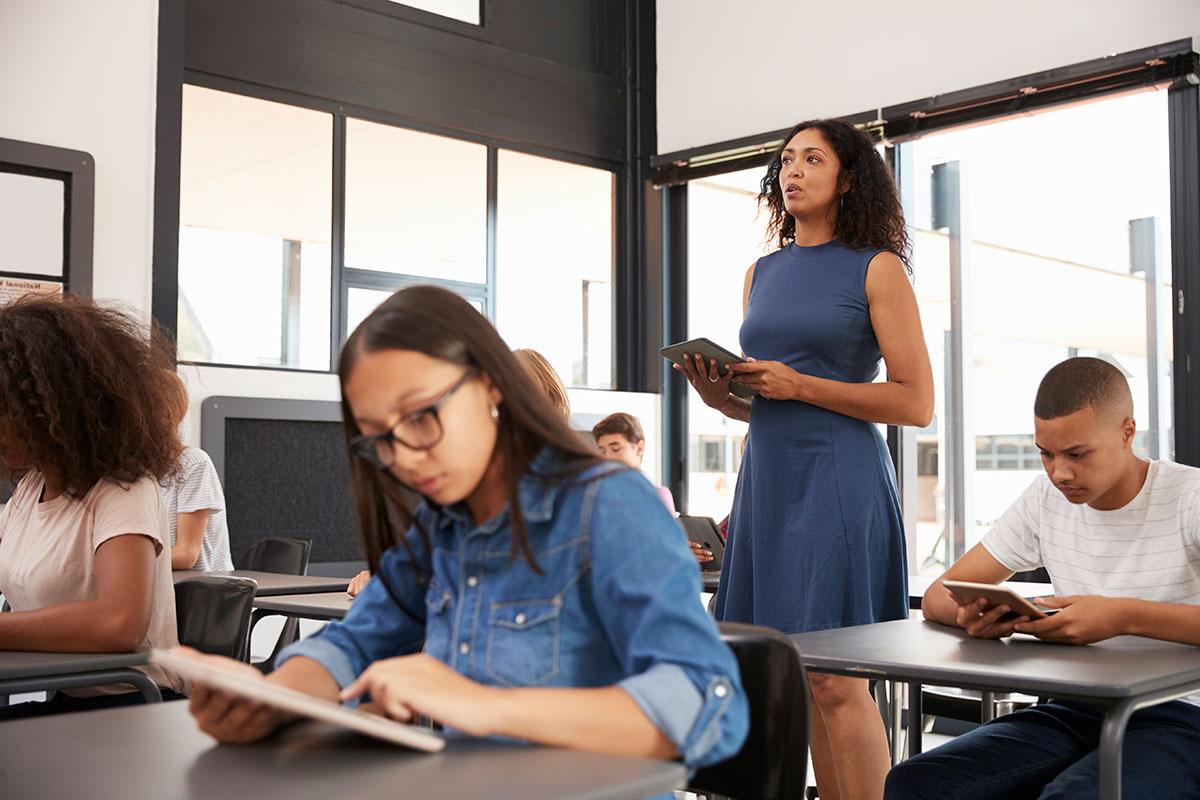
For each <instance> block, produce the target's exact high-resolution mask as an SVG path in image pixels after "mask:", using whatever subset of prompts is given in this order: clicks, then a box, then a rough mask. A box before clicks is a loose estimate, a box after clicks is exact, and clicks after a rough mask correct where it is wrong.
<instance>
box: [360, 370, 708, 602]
mask: <svg viewBox="0 0 1200 800" xmlns="http://www.w3.org/2000/svg"><path fill="white" fill-rule="evenodd" d="M513 355H515V356H516V357H517V361H519V362H520V363H521V366H523V367H525V369H527V370H528V371H529V374H530V376H531V377H532V378H533V379H534V380H535V381H536V382H537V385H538V386H539V387H541V389H542V391H543V392H544V393H545V395H546V399H548V400H549V401H550V404H551V405H552V406H554V407H555V408H556V409H558V411H559V412H560V413H561V414H562V417H563V419H565V420H570V418H571V402H570V400H568V399H567V390H566V387H564V386H563V384H562V381H561V380H560V379H559V377H558V373H557V372H555V371H554V367H552V366H550V362H549V361H547V360H546V357H545V356H543V355H542V354H541V353H539V352H538V351H537V350H530V349H529V348H527V347H526V348H522V349H518V350H513ZM408 506H409V507H410V508H416V503H408ZM711 558H712V554H711V553H710V554H709V559H711ZM369 580H371V571H370V570H369V569H364V570H362V571H361V572H359V573H358V574H357V575H355V576H354V577H353V578H351V579H350V585H349V586H347V587H346V594H348V595H350V596H351V597H357V596H358V595H359V594H360V593H361V592H362V590H363V588H364V587H365V586H366V585H367V581H369Z"/></svg>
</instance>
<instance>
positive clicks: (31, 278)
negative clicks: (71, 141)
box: [0, 138, 95, 305]
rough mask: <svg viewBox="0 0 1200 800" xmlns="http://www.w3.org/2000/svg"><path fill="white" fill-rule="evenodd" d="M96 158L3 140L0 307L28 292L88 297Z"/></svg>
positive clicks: (0, 147)
mask: <svg viewBox="0 0 1200 800" xmlns="http://www.w3.org/2000/svg"><path fill="white" fill-rule="evenodd" d="M94 210H95V160H94V159H93V158H92V157H91V155H89V154H88V153H84V152H82V151H79V150H68V149H65V148H62V147H51V146H49V145H43V144H35V143H33V142H21V141H17V140H15V139H3V138H0V305H2V304H5V303H8V302H11V301H12V300H13V299H15V298H16V297H20V296H21V295H23V294H25V293H27V292H45V293H62V292H64V291H69V292H71V293H72V294H75V295H79V296H82V297H89V296H91V293H92V236H93V227H94V217H95V213H94Z"/></svg>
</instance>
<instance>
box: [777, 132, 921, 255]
mask: <svg viewBox="0 0 1200 800" xmlns="http://www.w3.org/2000/svg"><path fill="white" fill-rule="evenodd" d="M809 128H815V129H817V130H818V131H820V132H821V136H823V137H824V138H825V141H826V142H828V143H829V146H830V147H832V148H833V151H834V153H836V154H837V157H838V161H839V162H841V171H840V172H839V174H838V183H839V188H840V185H841V182H842V179H843V178H846V179H848V181H849V184H850V188H849V189H848V190H847V191H846V193H845V194H843V195H842V199H841V200H840V203H839V205H840V209H839V211H838V215H837V224H836V226H835V228H834V235H835V236H837V238H838V239H840V240H841V241H842V242H843V243H844V244H846V245H847V246H849V247H855V248H869V247H874V248H879V249H882V250H890V251H891V252H893V253H895V254H896V255H897V256H899V257H900V260H901V261H903V262H904V267H905V269H907V270H908V271H909V272H910V273H911V272H912V267H911V265H910V264H909V256H910V255H911V245H910V243H909V239H908V229H907V228H906V227H905V225H904V212H903V211H902V210H901V207H900V196H899V195H898V194H897V193H896V182H895V181H894V180H893V179H892V171H891V170H890V169H888V166H887V164H885V163H884V161H883V158H881V157H880V155H879V152H878V151H876V149H875V143H874V142H873V141H871V137H870V136H868V135H867V134H866V133H864V132H863V131H860V130H859V129H858V128H855V127H854V126H853V125H850V124H849V123H846V122H842V121H841V120H836V119H810V120H805V121H804V122H801V123H799V124H797V125H796V126H795V127H794V128H792V129H791V131H789V132H788V134H787V136H785V137H783V143H782V144H780V145H779V148H778V149H777V150H776V151H775V155H774V156H773V157H772V158H771V161H770V163H768V164H767V174H766V175H764V176H763V179H762V184H761V186H760V191H759V195H758V202H759V204H760V205H762V206H765V207H766V209H767V212H768V218H767V238H768V239H773V240H775V241H777V242H778V244H779V246H780V247H786V246H787V245H788V244H790V243H791V242H793V241H795V239H796V220H795V219H793V218H792V215H791V214H789V213H788V212H787V209H786V208H785V207H784V204H783V188H782V187H781V186H780V185H779V173H780V170H781V167H782V164H781V162H780V159H781V158H782V157H783V150H784V148H786V147H787V146H788V143H789V142H790V141H791V140H792V137H793V136H795V135H796V134H797V133H800V131H804V130H808V129H809Z"/></svg>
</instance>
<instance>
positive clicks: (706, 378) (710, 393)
mask: <svg viewBox="0 0 1200 800" xmlns="http://www.w3.org/2000/svg"><path fill="white" fill-rule="evenodd" d="M672 367H674V368H675V369H676V370H678V371H680V372H682V373H683V374H684V375H685V376H687V379H688V383H690V384H691V385H692V388H693V389H695V390H696V393H697V394H699V395H700V399H701V400H703V401H704V405H706V406H708V407H709V408H715V409H717V410H718V411H720V410H721V409H722V408H723V407H724V406H725V405H726V404H727V403H728V402H729V382H730V381H731V380H732V379H733V373H732V372H730V371H729V370H728V369H727V370H725V375H724V376H723V377H717V375H718V373H719V372H720V367H719V366H718V365H717V360H716V359H715V358H714V359H710V360H709V362H708V363H706V362H705V360H704V356H702V355H700V354H699V353H697V354H696V355H694V356H692V355H689V354H688V353H684V354H683V364H682V365H680V364H672Z"/></svg>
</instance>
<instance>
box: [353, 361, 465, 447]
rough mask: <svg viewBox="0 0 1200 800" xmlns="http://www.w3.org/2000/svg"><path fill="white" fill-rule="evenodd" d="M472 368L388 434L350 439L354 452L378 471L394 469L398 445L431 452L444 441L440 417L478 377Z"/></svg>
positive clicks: (387, 431) (390, 429)
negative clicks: (447, 404) (435, 398)
mask: <svg viewBox="0 0 1200 800" xmlns="http://www.w3.org/2000/svg"><path fill="white" fill-rule="evenodd" d="M475 372H476V370H475V368H474V367H472V368H470V369H468V370H467V371H466V372H464V373H463V374H462V377H461V378H459V379H458V380H457V381H455V382H454V385H453V386H451V387H450V388H449V389H447V390H446V391H445V392H443V393H442V396H441V397H439V398H438V399H437V400H435V401H434V402H432V403H430V404H429V405H427V406H425V407H423V408H418V409H417V410H416V411H412V412H410V413H408V414H405V415H404V416H403V417H401V418H400V421H399V422H397V423H396V424H395V425H393V426H392V427H391V428H389V429H388V430H386V431H382V432H380V433H372V434H370V435H366V434H364V435H362V436H355V437H354V438H353V439H351V440H350V452H351V453H353V454H354V455H355V456H357V457H358V458H361V459H362V460H363V461H366V462H367V463H368V464H370V465H371V466H373V467H375V468H376V469H390V468H391V466H392V465H393V464H395V463H396V446H395V443H396V442H399V443H400V444H402V445H404V446H405V447H407V448H408V449H409V450H431V449H433V447H435V446H436V445H437V443H438V442H440V441H441V440H442V434H443V433H444V431H443V429H442V420H441V417H440V416H438V412H440V411H441V410H442V409H443V408H444V407H445V405H446V403H449V402H450V398H451V397H453V396H454V393H455V392H457V391H458V390H459V389H461V388H462V387H463V385H464V384H466V382H467V381H469V380H470V379H471V378H473V377H475Z"/></svg>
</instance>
